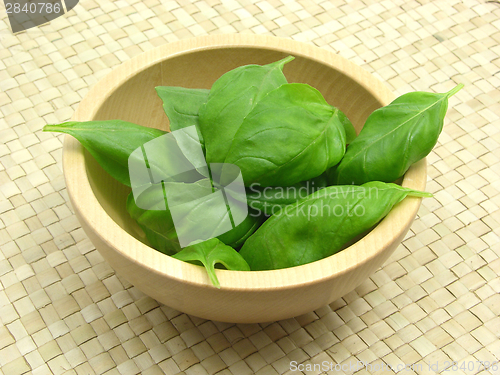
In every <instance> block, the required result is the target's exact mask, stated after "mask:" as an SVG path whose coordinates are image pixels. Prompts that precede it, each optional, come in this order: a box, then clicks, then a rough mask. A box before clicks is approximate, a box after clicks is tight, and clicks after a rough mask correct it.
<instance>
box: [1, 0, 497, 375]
mask: <svg viewBox="0 0 500 375" xmlns="http://www.w3.org/2000/svg"><path fill="white" fill-rule="evenodd" d="M1 12H2V13H1V14H2V19H1V22H0V43H1V49H0V139H1V143H0V247H1V252H0V322H1V325H0V369H1V370H0V373H3V374H5V375H16V374H24V373H33V374H37V375H41V374H85V375H86V374H109V375H111V374H122V375H129V374H130V375H131V374H139V373H142V374H145V375H153V374H162V373H165V374H176V373H185V374H192V375H195V374H221V375H222V374H224V375H230V374H235V375H245V374H259V375H264V374H268V375H274V374H294V373H301V371H300V369H303V370H302V372H304V373H307V374H320V373H325V372H326V373H332V374H333V373H335V374H337V373H339V374H342V373H345V374H351V373H356V374H373V373H377V374H378V373H391V372H396V370H397V369H402V366H406V369H405V370H402V371H401V373H404V374H434V373H437V372H443V370H444V369H445V366H446V363H447V362H448V363H449V364H450V365H451V364H452V362H453V361H455V362H457V364H456V365H455V366H454V367H450V368H449V370H451V371H450V372H444V373H455V374H475V373H481V374H487V373H488V374H489V373H493V374H500V369H499V368H500V365H499V366H498V367H496V366H494V365H493V366H492V365H491V364H492V363H495V362H497V361H499V360H500V340H499V337H500V318H499V315H500V295H499V292H500V277H499V274H500V259H499V257H500V246H499V235H500V224H499V223H500V210H499V206H500V194H499V191H500V163H499V158H500V146H499V143H500V120H499V116H500V104H499V102H500V90H499V87H500V74H499V73H500V59H499V56H500V3H498V2H496V1H485V0H463V1H460V0H435V1H430V0H418V1H414V0H394V1H393V0H391V1H389V0H384V1H375V0H331V1H311V0H302V1H293V0H281V1H280V0H264V1H251V0H199V1H195V0H182V1H173V0H163V1H159V0H146V1H135V0H130V1H126V0H123V1H116V2H110V1H107V0H103V1H99V2H96V1H92V0H82V1H80V3H79V4H78V5H77V6H76V7H75V8H74V9H73V10H72V11H70V12H69V13H67V14H66V15H65V16H63V17H60V18H58V19H55V20H53V21H51V22H50V23H48V24H45V25H43V26H41V27H37V28H32V29H29V30H28V31H25V32H21V33H18V34H16V35H12V33H11V32H10V28H9V23H8V19H7V16H6V13H5V10H4V9H2V11H1ZM235 32H242V33H256V34H272V35H277V36H280V37H288V38H292V39H295V40H299V41H303V42H306V43H310V44H314V45H317V46H319V47H322V48H326V49H329V50H332V51H335V52H336V53H338V54H340V55H342V56H344V57H346V58H348V59H350V60H352V61H354V62H355V63H357V64H359V65H361V66H362V67H363V68H365V69H366V70H368V71H370V72H373V73H374V74H375V75H376V76H378V77H379V78H380V79H382V80H383V81H385V82H386V83H387V85H388V86H389V87H390V88H391V89H392V90H393V91H394V92H395V93H396V94H398V95H399V94H402V93H405V92H408V91H414V90H426V91H438V92H444V91H447V89H449V88H450V87H452V84H454V83H458V82H463V83H465V88H464V89H463V90H462V91H460V92H459V93H458V94H457V95H456V96H454V97H453V98H452V99H451V101H450V109H449V111H448V115H447V119H446V122H445V128H444V131H443V134H442V135H441V137H440V140H439V144H438V145H437V146H436V148H435V149H434V151H433V152H432V153H431V154H430V156H429V157H428V161H429V181H428V191H430V192H432V193H434V198H430V199H425V200H424V201H423V204H422V207H421V209H420V211H419V217H418V218H417V220H416V221H415V222H414V224H413V225H412V228H411V231H410V233H409V234H408V236H407V238H406V239H405V241H404V242H403V244H402V245H401V246H399V248H398V249H397V250H396V252H395V253H394V254H393V256H392V257H391V258H390V259H389V260H388V261H387V262H386V263H385V265H384V266H383V267H382V269H380V270H378V271H377V272H376V273H375V274H374V275H372V277H370V279H369V280H367V281H366V282H365V283H364V284H362V285H361V286H360V287H359V288H357V289H356V290H355V291H353V292H351V293H350V294H348V295H346V296H345V297H344V298H342V299H340V300H338V301H336V302H334V303H332V304H331V305H329V306H325V307H324V308H321V309H319V310H317V311H315V312H312V313H310V314H306V315H304V316H300V317H297V318H294V319H289V320H285V321H279V322H274V323H270V324H251V325H238V324H222V323H218V322H212V321H206V320H201V319H198V318H195V317H191V316H188V315H185V314H182V313H179V312H177V311H174V310H172V309H170V308H168V307H166V306H162V305H159V304H158V303H157V302H156V301H154V300H152V299H151V298H149V297H147V296H144V295H142V294H141V293H140V292H138V291H137V290H136V289H135V288H134V287H132V286H131V285H130V284H129V283H127V282H126V281H125V280H123V279H122V278H120V277H119V276H117V275H115V274H114V272H113V270H112V269H111V268H110V267H109V266H108V264H107V263H106V262H105V261H104V260H103V258H102V257H101V256H100V255H99V253H98V252H97V251H96V250H95V249H94V247H93V246H92V244H91V243H90V241H89V240H88V239H87V237H86V235H85V234H84V233H83V231H82V229H81V228H80V226H79V223H78V221H77V220H76V218H75V216H74V214H73V213H72V211H71V208H70V206H69V204H68V198H67V194H66V190H65V183H64V179H63V175H62V171H61V170H62V167H61V147H62V144H61V141H62V136H57V135H54V134H52V133H50V134H48V133H42V132H41V128H42V126H43V125H45V124H47V123H58V122H62V121H65V120H68V119H69V118H70V117H71V116H72V114H73V112H74V110H75V108H76V106H77V105H78V103H79V102H80V100H81V99H82V97H83V96H84V95H85V94H86V93H87V91H88V89H89V87H91V86H92V85H93V84H94V83H95V82H97V81H98V80H99V79H100V78H101V77H102V76H104V75H105V74H106V73H108V72H109V71H110V70H111V69H112V68H113V67H115V66H117V65H119V64H120V63H121V62H123V61H126V60H128V59H130V58H131V57H133V56H135V55H137V54H139V53H141V52H143V51H145V50H148V49H151V48H153V47H155V46H158V45H161V44H165V43H168V42H172V41H175V40H178V39H183V38H188V37H192V36H197V35H203V34H214V33H235ZM299 364H301V366H299ZM315 364H316V366H314V365H315ZM389 365H390V366H393V370H391V369H390V368H389V367H388V366H389ZM398 365H399V368H398V367H397V366H398ZM412 365H413V367H411V366H412ZM325 366H326V367H328V369H326V368H325ZM488 366H489V367H488ZM336 369H337V370H338V371H336ZM324 370H327V371H324Z"/></svg>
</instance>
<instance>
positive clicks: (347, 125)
mask: <svg viewBox="0 0 500 375" xmlns="http://www.w3.org/2000/svg"><path fill="white" fill-rule="evenodd" d="M338 116H339V120H340V123H341V124H342V126H343V127H344V131H345V138H346V139H345V142H346V143H347V144H351V143H352V141H354V139H355V138H356V137H357V134H356V129H354V126H353V125H352V123H351V121H350V120H349V119H348V118H347V116H346V115H345V114H344V112H342V111H341V110H340V109H339V110H338Z"/></svg>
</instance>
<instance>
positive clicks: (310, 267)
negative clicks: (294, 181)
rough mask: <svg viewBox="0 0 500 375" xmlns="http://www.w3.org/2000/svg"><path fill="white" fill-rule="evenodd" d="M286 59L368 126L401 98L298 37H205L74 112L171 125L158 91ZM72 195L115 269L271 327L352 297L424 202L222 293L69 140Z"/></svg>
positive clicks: (421, 175) (183, 300)
mask: <svg viewBox="0 0 500 375" xmlns="http://www.w3.org/2000/svg"><path fill="white" fill-rule="evenodd" d="M286 55H293V56H295V57H296V59H295V60H294V61H292V62H291V63H289V64H287V66H286V67H285V75H286V76H287V78H288V80H289V81H290V82H305V83H308V84H310V85H311V86H313V87H316V88H317V89H318V90H319V91H321V92H322V94H323V95H324V96H325V98H326V99H327V101H328V102H330V103H331V104H333V105H336V106H338V107H339V108H340V109H341V110H343V111H344V112H345V113H346V115H347V116H348V117H349V118H350V119H351V121H352V122H353V123H354V125H355V127H356V128H357V129H358V130H359V129H360V128H361V126H362V124H363V122H364V120H365V119H366V117H367V116H368V114H369V113H371V112H372V111H373V110H374V109H376V108H378V107H380V106H382V105H386V104H388V103H389V102H390V101H391V100H392V99H393V95H392V93H391V92H390V91H389V90H388V89H387V88H386V87H385V86H384V85H383V84H382V83H381V82H380V81H379V80H377V79H376V78H374V77H373V76H372V75H370V74H369V73H367V72H366V71H364V70H362V69H361V68H359V67H358V66H356V65H354V64H353V63H351V62H349V61H347V60H345V59H344V58H342V57H340V56H338V55H335V54H333V53H331V52H329V51H326V50H324V49H320V48H317V47H313V46H311V45H307V44H302V43H299V42H295V41H292V40H285V39H279V38H274V37H266V36H256V35H218V36H204V37H199V38H194V39H188V40H182V41H180V42H176V43H171V44H167V45H164V46H161V47H158V48H156V49H153V50H150V51H147V52H145V53H143V54H141V55H138V56H136V57H135V58H133V59H132V60H130V61H128V62H126V63H124V64H122V65H121V66H119V67H118V68H116V69H115V70H113V71H112V72H111V73H110V74H109V75H107V76H106V77H104V78H103V79H102V80H101V81H100V82H99V83H97V84H96V85H95V86H94V87H93V88H92V89H91V90H90V91H89V93H88V94H87V95H86V97H85V98H84V99H83V100H82V102H81V103H80V105H79V107H78V110H77V111H76V113H75V115H74V116H73V119H74V120H77V121H88V120H97V119H112V118H119V119H123V120H128V121H132V122H136V123H139V124H141V125H145V126H150V127H158V128H162V129H167V127H168V122H167V120H166V116H165V115H164V114H163V111H162V108H161V102H160V100H159V99H158V98H157V97H156V94H155V91H154V86H158V85H179V86H186V87H200V88H210V86H211V84H212V83H213V82H215V80H216V79H217V78H218V77H219V76H220V75H221V74H223V73H225V72H226V71H228V70H230V69H233V68H235V67H237V66H240V65H243V64H249V63H258V64H264V63H269V62H271V61H275V60H277V59H279V58H281V57H284V56H286ZM63 166H64V173H65V178H66V184H67V189H68V194H69V197H70V199H71V202H72V205H73V208H74V210H75V213H76V215H77V217H78V218H79V220H80V223H81V225H82V228H83V229H84V230H85V232H86V233H87V235H88V236H89V237H90V239H91V241H92V242H93V244H94V245H95V246H96V248H97V249H98V250H99V252H100V253H101V254H102V255H103V256H104V257H105V258H106V260H107V261H108V262H109V263H110V265H111V266H112V267H113V268H114V269H115V270H116V271H117V272H118V273H119V274H121V275H122V276H123V277H125V278H126V279H127V280H129V281H130V282H131V283H132V284H133V285H135V286H136V287H137V288H139V289H140V290H141V291H143V292H144V293H145V294H147V295H149V296H151V297H153V298H154V299H156V300H158V301H160V302H162V303H164V304H166V305H168V306H171V307H173V308H175V309H177V310H180V311H183V312H186V313H188V314H191V315H194V316H199V317H202V318H207V319H212V320H218V321H226V322H241V323H250V322H266V321H274V320H278V319H285V318H289V317H293V316H298V315H301V314H304V313H307V312H310V311H313V310H315V309H317V308H320V307H322V306H324V305H326V304H328V303H330V302H332V301H334V300H336V299H338V298H339V297H342V296H343V295H345V294H347V293H349V292H350V291H352V290H353V289H354V288H355V287H357V286H358V285H360V284H361V283H362V282H363V281H364V280H365V279H366V278H367V277H368V276H369V275H371V274H372V273H373V272H374V271H375V270H377V269H378V268H379V267H380V266H381V265H382V263H383V262H384V261H385V260H386V259H387V258H388V257H389V256H390V254H391V253H392V252H393V251H394V250H395V248H396V247H397V246H398V245H399V244H400V242H401V241H402V240H403V238H404V236H405V235H406V233H407V231H408V229H409V227H410V225H411V223H412V222H413V220H414V218H415V216H416V213H417V210H418V207H419V205H420V199H418V198H407V199H405V200H404V201H403V202H402V203H401V204H399V205H398V206H396V207H395V208H394V209H393V210H392V211H391V212H390V214H389V215H388V216H387V217H386V218H385V219H384V220H383V221H382V222H381V223H380V224H379V225H378V226H377V227H376V228H375V229H374V230H373V231H371V232H370V233H369V234H368V235H367V236H365V237H364V238H363V239H361V240H360V241H358V242H357V243H355V244H354V245H352V246H350V247H348V248H347V249H345V250H344V251H342V252H340V253H338V254H336V255H334V256H331V257H329V258H326V259H323V260H321V261H318V262H314V263H311V264H307V265H304V266H300V267H295V268H290V269H283V270H275V271H259V272H235V271H226V270H220V271H217V274H218V277H219V280H220V282H221V286H222V288H221V289H220V290H219V289H216V288H214V287H213V286H211V284H210V283H209V280H208V278H207V275H206V272H205V270H204V269H203V268H201V267H198V266H194V265H191V264H188V263H184V262H180V261H178V260H175V259H172V258H170V257H168V256H165V255H163V254H161V253H159V252H157V251H155V250H154V249H152V248H150V247H149V246H147V245H145V244H144V243H143V242H141V240H140V238H139V234H138V233H139V232H138V231H137V227H136V225H135V224H134V223H133V222H132V220H131V219H130V218H129V216H128V214H127V213H126V211H125V204H124V202H125V197H126V194H127V189H125V188H123V187H121V186H120V185H119V184H118V183H117V182H115V181H114V180H113V179H112V178H111V177H110V176H109V175H107V174H106V173H105V172H104V171H103V170H102V169H101V168H100V167H99V166H98V165H97V163H96V162H95V161H93V160H92V158H91V157H90V156H89V155H88V154H87V153H86V152H85V151H84V149H83V148H82V146H81V145H80V144H79V143H78V142H77V141H76V140H75V139H73V138H71V137H69V136H67V137H66V138H65V143H64V154H63ZM425 181H426V161H425V160H422V161H420V162H418V163H416V164H415V165H414V166H412V167H411V168H410V170H409V171H408V172H407V174H406V175H405V178H404V181H403V185H404V186H407V187H411V188H414V189H419V190H424V189H425Z"/></svg>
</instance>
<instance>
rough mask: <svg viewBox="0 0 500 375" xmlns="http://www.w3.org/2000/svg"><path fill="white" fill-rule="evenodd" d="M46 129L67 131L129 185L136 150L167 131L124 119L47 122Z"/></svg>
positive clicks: (115, 176) (105, 167) (107, 169)
mask: <svg viewBox="0 0 500 375" xmlns="http://www.w3.org/2000/svg"><path fill="white" fill-rule="evenodd" d="M43 131H48V132H60V133H66V134H69V135H71V136H73V137H75V138H76V139H77V140H78V141H79V142H80V143H81V144H82V145H83V147H85V148H86V149H87V150H88V151H89V152H90V154H91V155H92V156H93V157H94V158H95V159H96V161H97V162H98V163H99V165H100V166H101V167H102V168H103V169H104V170H105V171H106V172H108V173H109V174H110V175H111V176H112V177H113V178H114V179H116V180H117V181H119V182H120V183H122V184H124V185H127V186H129V187H130V177H129V171H128V165H129V164H128V162H129V157H130V155H131V154H132V152H133V151H134V150H135V149H137V148H138V147H141V146H142V145H143V144H144V143H146V142H149V141H151V140H153V139H155V138H157V137H159V136H161V135H164V134H166V132H164V131H162V130H159V129H153V128H148V127H145V126H140V125H136V124H133V123H130V122H127V121H122V120H105V121H86V122H78V121H69V122H64V123H62V124H59V125H46V126H45V127H44V128H43ZM157 167H159V168H161V166H157ZM153 168H154V166H153Z"/></svg>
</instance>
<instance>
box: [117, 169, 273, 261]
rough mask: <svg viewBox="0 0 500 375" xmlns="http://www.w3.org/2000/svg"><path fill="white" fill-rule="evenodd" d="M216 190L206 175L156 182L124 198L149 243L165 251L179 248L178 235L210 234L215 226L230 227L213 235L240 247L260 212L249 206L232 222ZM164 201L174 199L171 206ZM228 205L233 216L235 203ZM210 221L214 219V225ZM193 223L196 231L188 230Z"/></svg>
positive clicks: (256, 224)
mask: <svg viewBox="0 0 500 375" xmlns="http://www.w3.org/2000/svg"><path fill="white" fill-rule="evenodd" d="M167 190H168V199H167V193H166V191H167ZM214 193H215V194H214ZM217 193H220V191H219V190H217V189H214V188H213V187H212V185H211V183H210V181H209V180H208V179H202V180H199V181H196V182H194V183H182V182H164V183H158V184H153V185H151V186H150V187H149V188H147V189H146V190H145V191H144V192H142V193H141V194H140V195H139V197H137V200H135V199H134V196H133V194H132V193H130V194H129V196H128V199H127V211H128V212H129V214H130V215H131V217H132V218H133V219H134V220H135V221H136V222H137V223H138V224H139V226H140V227H141V228H142V229H143V231H144V233H145V235H146V238H147V239H148V241H149V243H150V244H151V246H152V247H154V248H155V249H157V250H159V251H161V252H163V253H166V254H169V255H171V254H174V253H176V252H179V251H180V250H181V249H182V247H181V245H180V242H179V236H182V237H181V238H184V239H186V238H188V239H191V240H188V242H192V241H196V240H199V239H203V238H210V237H212V236H214V233H215V231H217V230H218V229H219V228H232V229H228V230H227V231H226V232H224V233H223V234H220V235H218V236H217V238H219V239H220V240H221V241H222V242H224V243H225V244H227V245H229V246H232V247H235V248H237V247H240V246H241V245H242V244H243V242H244V241H245V240H246V239H247V238H248V237H249V236H250V235H251V234H252V233H254V232H255V231H256V230H257V228H258V227H259V226H260V225H261V224H262V222H263V220H264V218H263V215H259V214H258V213H256V212H254V211H252V210H249V213H248V214H247V215H246V217H245V218H244V219H243V220H242V221H241V222H240V223H239V224H237V225H234V226H233V222H232V221H231V216H230V215H229V212H230V209H229V207H228V206H226V205H221V204H220V203H221V197H220V194H217ZM168 201H170V202H175V208H171V207H169V204H168ZM232 207H233V212H232V214H233V217H234V215H236V213H235V212H234V209H237V207H236V208H235V205H232ZM172 209H175V214H176V217H177V218H178V220H179V221H178V222H177V227H176V226H175V225H174V220H173V218H172V212H171V210H172ZM214 223H217V226H216V227H214V225H213V224H214ZM193 227H196V232H194V231H193V230H192V229H193ZM194 236H198V237H194ZM184 242H186V240H185V241H184Z"/></svg>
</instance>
